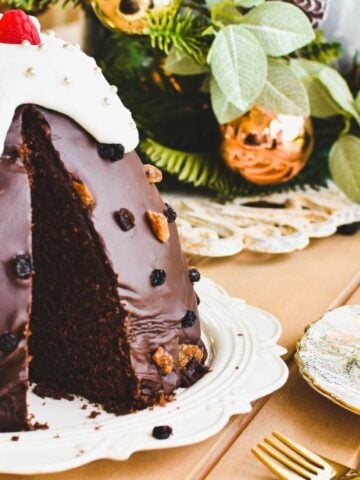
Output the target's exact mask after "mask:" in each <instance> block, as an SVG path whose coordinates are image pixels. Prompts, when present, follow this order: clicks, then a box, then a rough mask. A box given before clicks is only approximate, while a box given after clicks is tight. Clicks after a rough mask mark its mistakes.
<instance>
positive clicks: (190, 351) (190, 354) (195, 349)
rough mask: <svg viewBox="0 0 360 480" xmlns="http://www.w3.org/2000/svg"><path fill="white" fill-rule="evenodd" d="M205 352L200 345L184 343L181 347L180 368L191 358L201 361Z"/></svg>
mask: <svg viewBox="0 0 360 480" xmlns="http://www.w3.org/2000/svg"><path fill="white" fill-rule="evenodd" d="M203 358H204V352H203V351H202V350H201V348H200V347H199V346H198V345H191V344H185V343H183V344H182V345H180V348H179V368H184V367H185V366H186V365H187V364H188V363H189V362H190V361H191V360H196V361H197V362H199V363H200V362H201V361H202V359H203Z"/></svg>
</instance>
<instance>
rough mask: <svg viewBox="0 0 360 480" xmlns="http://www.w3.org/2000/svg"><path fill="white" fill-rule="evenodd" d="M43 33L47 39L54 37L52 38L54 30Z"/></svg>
mask: <svg viewBox="0 0 360 480" xmlns="http://www.w3.org/2000/svg"><path fill="white" fill-rule="evenodd" d="M44 33H45V35H47V36H48V37H54V36H55V32H54V30H46V31H45V32H44Z"/></svg>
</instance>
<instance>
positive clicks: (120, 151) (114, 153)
mask: <svg viewBox="0 0 360 480" xmlns="http://www.w3.org/2000/svg"><path fill="white" fill-rule="evenodd" d="M97 151H98V154H99V156H100V157H101V158H102V159H104V160H110V162H116V161H117V160H120V159H121V158H123V156H124V154H125V148H124V147H123V145H121V143H99V144H98V146H97Z"/></svg>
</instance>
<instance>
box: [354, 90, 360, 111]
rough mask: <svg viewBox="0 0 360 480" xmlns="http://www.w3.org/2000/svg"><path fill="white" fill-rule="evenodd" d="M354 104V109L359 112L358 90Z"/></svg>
mask: <svg viewBox="0 0 360 480" xmlns="http://www.w3.org/2000/svg"><path fill="white" fill-rule="evenodd" d="M354 105H355V108H356V110H357V111H358V113H359V114H360V91H359V92H358V93H357V95H356V98H355V102H354Z"/></svg>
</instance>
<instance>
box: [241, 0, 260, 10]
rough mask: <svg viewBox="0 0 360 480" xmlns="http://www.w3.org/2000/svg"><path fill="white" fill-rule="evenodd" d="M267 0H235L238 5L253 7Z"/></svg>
mask: <svg viewBox="0 0 360 480" xmlns="http://www.w3.org/2000/svg"><path fill="white" fill-rule="evenodd" d="M264 2H265V0H234V3H235V5H236V6H237V7H243V8H252V7H257V6H258V5H261V4H262V3H264Z"/></svg>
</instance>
